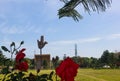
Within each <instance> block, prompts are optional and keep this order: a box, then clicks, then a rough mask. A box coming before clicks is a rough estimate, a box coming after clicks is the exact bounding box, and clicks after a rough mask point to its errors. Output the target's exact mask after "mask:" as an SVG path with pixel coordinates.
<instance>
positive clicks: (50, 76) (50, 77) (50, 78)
mask: <svg viewBox="0 0 120 81" xmlns="http://www.w3.org/2000/svg"><path fill="white" fill-rule="evenodd" d="M53 74H54V71H52V72H51V73H50V75H49V78H48V79H49V80H51V81H52V76H53Z"/></svg>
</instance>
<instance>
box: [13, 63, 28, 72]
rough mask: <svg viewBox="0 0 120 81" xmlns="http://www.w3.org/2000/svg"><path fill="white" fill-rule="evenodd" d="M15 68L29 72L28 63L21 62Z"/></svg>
mask: <svg viewBox="0 0 120 81" xmlns="http://www.w3.org/2000/svg"><path fill="white" fill-rule="evenodd" d="M15 68H16V69H18V70H20V71H27V70H28V63H27V62H21V63H19V64H16V66H15Z"/></svg>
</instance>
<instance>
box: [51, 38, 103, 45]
mask: <svg viewBox="0 0 120 81" xmlns="http://www.w3.org/2000/svg"><path fill="white" fill-rule="evenodd" d="M99 40H101V38H100V37H96V38H86V39H77V40H64V41H56V42H52V44H54V45H55V44H59V45H62V44H75V43H77V44H81V43H89V42H90V43H91V42H96V41H99Z"/></svg>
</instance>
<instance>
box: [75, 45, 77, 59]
mask: <svg viewBox="0 0 120 81" xmlns="http://www.w3.org/2000/svg"><path fill="white" fill-rule="evenodd" d="M75 57H77V44H75Z"/></svg>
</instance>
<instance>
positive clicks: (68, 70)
mask: <svg viewBox="0 0 120 81" xmlns="http://www.w3.org/2000/svg"><path fill="white" fill-rule="evenodd" d="M78 67H79V65H78V64H76V63H75V62H74V61H73V60H72V59H71V58H69V57H67V58H66V59H65V60H64V61H62V62H61V63H60V65H59V67H57V68H56V69H55V70H56V74H57V75H58V76H59V77H60V78H61V81H74V77H75V76H76V74H77V69H78Z"/></svg>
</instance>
